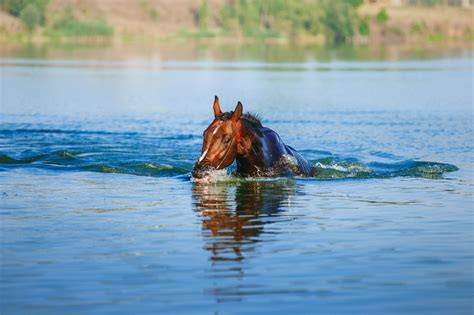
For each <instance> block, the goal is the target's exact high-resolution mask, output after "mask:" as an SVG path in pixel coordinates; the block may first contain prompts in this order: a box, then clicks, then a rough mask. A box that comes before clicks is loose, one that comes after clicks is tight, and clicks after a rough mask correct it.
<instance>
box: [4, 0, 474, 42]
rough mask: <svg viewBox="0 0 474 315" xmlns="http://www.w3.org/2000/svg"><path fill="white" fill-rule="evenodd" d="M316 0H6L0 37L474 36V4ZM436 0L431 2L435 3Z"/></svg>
mask: <svg viewBox="0 0 474 315" xmlns="http://www.w3.org/2000/svg"><path fill="white" fill-rule="evenodd" d="M362 2H363V1H362V0H312V1H299V0H294V1H283V0H271V1H270V0H255V1H246V0H238V1H225V0H200V1H191V0H189V1H184V2H183V4H182V5H180V6H176V5H175V4H174V3H173V1H167V0H165V1H154V0H140V1H126V0H116V1H114V5H111V3H109V2H100V1H97V2H95V1H70V2H64V1H60V0H0V8H1V10H0V21H1V23H0V41H3V42H28V41H31V42H38V43H43V42H64V43H74V42H76V43H88V42H90V43H98V42H99V43H100V42H103V43H112V42H113V43H130V42H132V43H137V42H163V41H189V40H193V41H194V40H197V41H204V42H209V43H241V44H242V43H252V42H262V41H264V42H271V43H290V42H291V43H300V44H321V45H322V44H369V45H370V44H375V45H379V44H385V43H390V44H393V43H410V42H414V43H420V42H421V43H423V42H425V43H432V42H452V41H455V42H461V43H465V44H466V45H470V44H471V43H472V41H473V37H474V36H473V34H474V32H473V29H472V22H471V20H472V13H473V9H472V8H468V9H466V8H462V7H440V6H398V7H391V6H388V7H385V6H380V5H376V4H375V5H367V4H365V5H364V4H362ZM435 2H436V0H433V1H430V2H429V3H435Z"/></svg>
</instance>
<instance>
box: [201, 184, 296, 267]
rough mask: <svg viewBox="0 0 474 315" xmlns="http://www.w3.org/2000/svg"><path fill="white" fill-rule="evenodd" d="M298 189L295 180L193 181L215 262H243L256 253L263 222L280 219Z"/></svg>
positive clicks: (204, 230) (206, 238)
mask: <svg viewBox="0 0 474 315" xmlns="http://www.w3.org/2000/svg"><path fill="white" fill-rule="evenodd" d="M295 191H296V185H295V182H294V181H242V182H239V183H237V184H232V185H229V184H216V185H211V184H199V183H196V184H194V187H193V197H194V199H195V203H194V204H195V207H196V211H197V212H198V214H199V216H200V217H201V218H202V229H203V234H204V237H205V241H206V245H205V248H206V249H207V250H209V251H211V253H212V254H211V258H210V259H211V261H213V265H216V264H217V263H218V262H229V263H231V262H237V261H241V260H243V259H245V257H246V256H248V254H250V253H251V252H253V251H254V250H255V246H256V244H257V243H258V242H259V241H261V240H262V235H263V233H264V225H266V224H269V223H272V222H275V221H277V220H278V217H279V216H281V214H282V209H283V207H285V206H287V205H288V204H289V203H290V201H291V199H292V196H294V194H295ZM234 267H235V266H234ZM224 269H226V268H224Z"/></svg>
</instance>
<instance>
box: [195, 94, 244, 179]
mask: <svg viewBox="0 0 474 315" xmlns="http://www.w3.org/2000/svg"><path fill="white" fill-rule="evenodd" d="M213 107H214V120H213V121H212V123H211V124H210V125H209V127H207V128H206V130H204V134H203V138H204V141H203V144H202V150H201V156H200V157H199V159H198V160H197V162H196V164H195V165H194V168H193V171H192V175H193V177H195V178H201V177H203V176H204V174H205V173H206V171H209V170H213V169H217V170H219V169H223V168H225V167H227V166H229V165H231V164H232V162H234V160H235V158H236V156H237V151H238V146H239V140H240V137H241V129H242V125H241V121H240V118H241V116H242V111H243V107H242V104H241V103H240V102H238V103H237V106H236V107H235V109H234V111H231V112H224V113H223V112H222V111H221V107H220V104H219V98H218V97H217V96H216V97H215V99H214V106H213Z"/></svg>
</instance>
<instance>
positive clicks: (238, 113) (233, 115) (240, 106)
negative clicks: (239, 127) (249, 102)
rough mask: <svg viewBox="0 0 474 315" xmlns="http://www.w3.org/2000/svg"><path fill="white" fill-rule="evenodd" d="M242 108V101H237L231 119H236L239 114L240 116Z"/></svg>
mask: <svg viewBox="0 0 474 315" xmlns="http://www.w3.org/2000/svg"><path fill="white" fill-rule="evenodd" d="M243 110H244V108H243V106H242V103H241V102H238V103H237V106H235V109H234V113H233V114H232V120H234V121H238V120H239V119H240V116H242V111H243Z"/></svg>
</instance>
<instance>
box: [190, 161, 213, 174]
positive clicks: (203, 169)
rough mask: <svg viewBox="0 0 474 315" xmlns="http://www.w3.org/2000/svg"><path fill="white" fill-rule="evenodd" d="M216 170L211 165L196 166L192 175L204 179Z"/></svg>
mask: <svg viewBox="0 0 474 315" xmlns="http://www.w3.org/2000/svg"><path fill="white" fill-rule="evenodd" d="M215 169H216V168H215V167H213V166H211V165H209V164H198V163H196V164H194V167H193V170H192V172H191V175H192V176H193V177H194V178H203V177H205V176H206V175H208V174H209V173H210V172H212V171H214V170H215Z"/></svg>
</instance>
